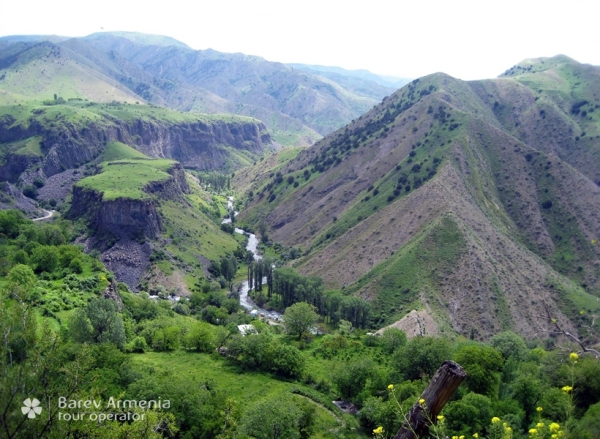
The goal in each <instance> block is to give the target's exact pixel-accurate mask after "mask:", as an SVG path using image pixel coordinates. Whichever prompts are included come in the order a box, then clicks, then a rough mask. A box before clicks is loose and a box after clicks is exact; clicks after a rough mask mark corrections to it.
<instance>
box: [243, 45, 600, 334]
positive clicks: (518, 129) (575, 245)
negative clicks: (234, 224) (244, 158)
mask: <svg viewBox="0 0 600 439" xmlns="http://www.w3.org/2000/svg"><path fill="white" fill-rule="evenodd" d="M272 163H276V162H272ZM599 163H600V68H598V67H594V66H589V65H582V64H579V63H577V62H575V61H573V60H571V59H569V58H567V57H564V56H560V57H555V58H551V59H536V60H528V61H525V62H523V63H520V64H518V65H517V66H515V67H513V68H511V69H509V70H508V71H507V72H506V73H505V74H504V75H502V77H500V78H498V79H490V80H482V81H471V82H464V81H460V80H458V79H455V78H452V77H450V76H448V75H445V74H434V75H430V76H426V77H424V78H420V79H416V80H414V81H412V82H411V83H410V84H408V85H406V86H405V87H403V88H402V89H400V90H399V91H397V92H396V93H394V94H392V95H391V96H390V97H388V98H386V99H385V100H384V101H383V102H382V103H381V104H379V105H378V106H376V107H375V108H374V109H372V110H371V111H369V112H368V113H366V114H365V115H363V116H361V117H360V118H358V119H357V120H356V121H354V122H353V123H351V124H349V125H347V126H346V127H344V128H342V129H340V130H338V131H336V132H334V133H332V134H330V135H329V136H327V137H326V138H324V139H323V140H322V141H320V142H318V143H317V144H316V145H314V146H313V147H311V148H309V149H307V150H304V151H302V152H300V153H299V154H298V155H297V156H296V157H295V158H293V159H291V160H289V161H287V163H286V164H279V165H278V166H274V167H273V168H272V171H271V172H270V173H261V170H260V169H259V168H258V167H256V169H255V168H247V169H244V170H242V171H240V172H239V173H238V174H237V176H236V180H235V182H234V183H236V184H237V185H241V186H243V187H245V188H247V190H248V191H250V190H251V191H252V195H253V196H252V197H250V200H249V204H248V206H247V207H246V208H245V209H244V210H243V211H242V213H241V215H240V220H241V222H242V223H244V222H245V223H246V224H248V225H249V226H255V227H256V226H257V225H258V224H259V223H261V222H263V223H265V224H266V225H267V229H268V230H267V233H268V235H269V237H271V238H272V239H273V240H274V241H276V242H281V243H283V244H284V245H293V246H299V247H302V248H303V250H304V255H305V256H303V257H302V258H301V259H299V260H297V261H295V263H294V266H296V267H297V268H298V269H299V270H300V271H301V272H302V273H305V274H313V275H318V276H322V277H323V278H324V280H325V282H326V284H327V285H328V286H329V287H330V288H342V289H343V291H344V292H345V293H348V294H355V295H358V296H360V297H363V298H366V299H368V300H370V301H371V302H372V304H373V306H374V309H375V315H376V316H377V320H378V323H379V324H381V325H385V324H389V323H391V322H394V321H397V320H400V319H401V318H402V317H404V316H405V315H406V314H407V313H408V312H409V311H411V310H412V309H421V310H423V311H424V312H425V313H426V314H428V315H430V316H433V318H434V320H435V321H436V325H437V327H438V328H439V329H440V332H441V333H442V334H443V333H456V332H458V333H460V334H463V335H465V336H473V337H476V338H486V337H489V336H490V335H492V334H495V333H497V332H500V331H502V330H505V329H512V330H514V331H517V332H519V333H521V334H523V335H525V336H530V337H534V336H539V335H540V334H544V328H545V327H546V326H545V324H546V322H547V316H548V314H550V315H552V316H553V317H554V318H556V319H559V320H560V321H561V322H563V323H564V324H565V325H566V326H569V327H571V328H572V329H574V328H575V327H576V326H577V324H578V321H579V320H578V319H579V318H580V316H579V314H580V312H582V311H583V312H584V313H589V312H596V311H598V310H600V302H599V300H598V298H599V297H600V262H599V261H600V247H599V246H598V244H597V242H598V240H599V238H600V167H599V166H598V164H599ZM253 180H254V182H253ZM544 316H546V317H544Z"/></svg>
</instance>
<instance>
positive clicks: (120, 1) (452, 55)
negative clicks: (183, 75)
mask: <svg viewBox="0 0 600 439" xmlns="http://www.w3.org/2000/svg"><path fill="white" fill-rule="evenodd" d="M599 15H600V1H598V0H569V1H562V2H560V1H552V0H545V1H538V0H519V1H515V0H502V1H497V0H476V1H468V0H444V1H440V0H418V1H417V0H413V1H410V2H408V1H404V0H387V1H382V0H368V1H360V2H357V1H354V2H353V1H351V0H350V1H348V0H346V1H334V0H302V1H297V0H213V1H205V0H196V1H195V2H192V1H189V0H187V1H182V0H169V1H160V2H151V1H144V2H141V1H134V0H104V1H102V2H89V1H82V0H54V1H48V0H0V36H3V35H17V34H57V35H66V36H84V35H88V34H90V33H93V32H101V31H117V30H123V31H137V32H145V33H153V34H161V35H168V36H171V37H174V38H176V39H178V40H180V41H183V42H184V43H186V44H188V45H189V46H191V47H192V48H194V49H207V48H212V49H215V50H218V51H221V52H242V53H245V54H249V55H260V56H262V57H264V58H266V59H268V60H270V61H280V62H297V63H305V64H321V65H330V66H340V67H344V68H347V69H367V70H370V71H372V72H375V73H379V74H384V75H392V76H397V77H407V78H416V77H419V76H423V75H426V74H429V73H433V72H438V71H443V72H445V73H448V74H450V75H452V76H455V77H458V78H461V79H482V78H490V77H495V76H497V75H499V74H500V73H502V72H503V71H504V70H506V69H508V68H509V67H511V66H512V65H514V64H516V63H518V62H519V61H521V60H523V59H526V58H534V57H542V56H553V55H557V54H565V55H568V56H570V57H571V58H574V59H576V60H577V61H579V62H583V63H589V64H595V65H600V49H599V47H600V32H598V24H597V21H598V17H599Z"/></svg>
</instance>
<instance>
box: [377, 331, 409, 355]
mask: <svg viewBox="0 0 600 439" xmlns="http://www.w3.org/2000/svg"><path fill="white" fill-rule="evenodd" d="M406 340H407V339H406V334H405V333H404V331H401V330H400V329H398V328H387V329H385V330H384V331H383V334H381V347H382V348H383V350H384V351H385V352H387V353H388V354H391V353H393V352H394V351H395V350H396V349H399V348H401V347H402V346H404V345H405V344H406Z"/></svg>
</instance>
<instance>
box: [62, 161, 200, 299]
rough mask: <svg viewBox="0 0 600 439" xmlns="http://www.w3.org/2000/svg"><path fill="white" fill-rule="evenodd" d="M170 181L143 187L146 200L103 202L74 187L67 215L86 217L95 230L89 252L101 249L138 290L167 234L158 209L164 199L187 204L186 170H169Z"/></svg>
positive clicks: (104, 257) (105, 258)
mask: <svg viewBox="0 0 600 439" xmlns="http://www.w3.org/2000/svg"><path fill="white" fill-rule="evenodd" d="M168 173H169V174H170V175H171V178H170V179H168V180H165V181H157V182H152V183H150V184H148V185H146V187H144V188H143V190H144V192H146V193H148V194H150V195H151V197H148V198H144V199H130V198H118V199H116V200H103V195H102V194H101V193H99V192H97V191H94V190H90V189H87V188H84V187H82V186H77V185H76V186H73V201H72V204H71V209H70V211H69V213H68V214H67V216H68V217H69V218H71V219H78V218H85V219H86V220H87V221H88V223H89V226H90V229H92V230H94V231H95V233H94V236H93V237H92V238H90V239H88V241H87V249H88V250H91V249H92V248H97V249H99V250H101V252H102V256H101V260H102V262H103V263H104V264H105V265H106V266H107V267H108V268H109V269H110V270H112V271H113V272H114V273H115V275H116V276H117V279H119V281H121V282H125V283H126V284H128V285H129V287H130V288H132V289H134V290H136V289H137V286H138V282H139V280H140V278H141V276H142V275H143V274H144V273H145V272H146V270H148V267H149V266H150V262H149V258H150V254H151V253H152V244H151V243H150V242H148V241H147V240H148V239H150V240H154V239H157V238H158V237H159V235H160V233H161V232H163V231H164V228H163V224H162V220H161V216H160V214H159V211H158V206H159V204H160V200H161V199H169V200H180V201H181V202H182V203H186V201H185V199H184V198H183V194H184V193H188V192H189V191H190V188H189V186H188V183H187V181H186V179H185V173H184V170H183V167H182V166H181V165H180V164H179V163H176V164H174V165H173V166H172V167H171V168H170V169H169V171H168Z"/></svg>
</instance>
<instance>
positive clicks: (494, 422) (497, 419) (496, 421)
mask: <svg viewBox="0 0 600 439" xmlns="http://www.w3.org/2000/svg"><path fill="white" fill-rule="evenodd" d="M498 422H500V418H498V417H497V416H494V417H493V418H492V424H497V423H498Z"/></svg>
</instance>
